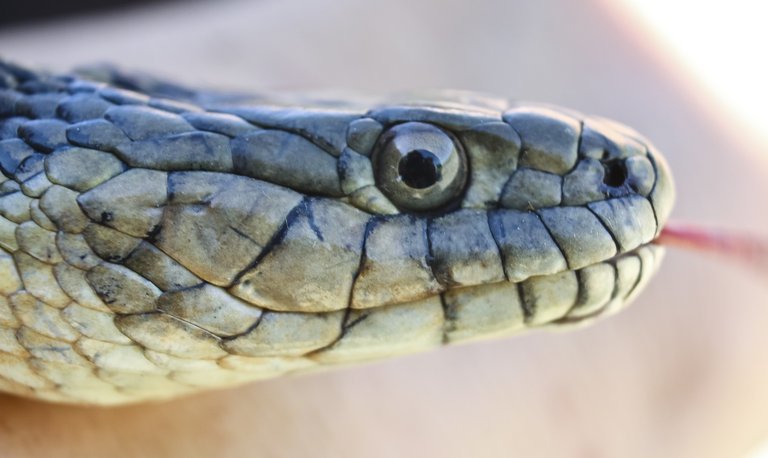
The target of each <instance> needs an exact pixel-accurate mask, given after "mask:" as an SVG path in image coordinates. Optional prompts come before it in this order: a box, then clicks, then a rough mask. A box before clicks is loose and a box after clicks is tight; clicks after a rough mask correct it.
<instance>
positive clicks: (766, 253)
mask: <svg viewBox="0 0 768 458" xmlns="http://www.w3.org/2000/svg"><path fill="white" fill-rule="evenodd" d="M655 242H656V243H659V244H661V245H665V246H674V247H680V248H687V249H692V250H696V251H701V252H710V253H716V254H720V255H723V256H726V257H728V258H730V259H733V260H736V261H738V262H741V263H743V264H746V265H747V266H748V267H749V268H751V269H752V270H755V271H757V272H758V273H760V274H763V275H768V240H767V239H765V238H762V237H759V236H756V235H754V234H746V233H738V232H731V231H726V230H719V229H714V228H703V227H699V226H693V225H686V224H682V223H669V224H667V225H666V226H665V227H664V229H662V231H661V234H659V237H658V238H657V239H656V241H655Z"/></svg>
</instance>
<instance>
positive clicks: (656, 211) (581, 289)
mask: <svg viewBox="0 0 768 458" xmlns="http://www.w3.org/2000/svg"><path fill="white" fill-rule="evenodd" d="M105 75H106V79H107V80H108V81H107V82H106V83H97V82H93V81H86V80H83V79H78V78H74V77H71V76H49V75H42V74H37V73H34V72H30V71H27V70H24V69H21V68H18V67H15V66H12V65H10V64H6V63H1V62H0V81H2V83H0V84H4V85H5V88H4V89H0V171H2V175H1V176H0V249H2V251H0V345H2V348H1V349H2V352H0V389H4V390H6V391H10V392H14V393H18V394H22V395H27V396H33V397H37V398H40V399H48V400H53V401H61V402H84V403H104V404H110V403H125V402H134V401H139V400H144V399H157V398H163V397H170V396H175V395H178V394H182V393H186V392H189V391H194V390H198V389H204V388H210V387H215V386H227V385H232V384H238V383H244V382H246V381H249V380H254V379H258V378H266V377H275V376H280V375H284V374H288V373H297V372H305V371H310V370H315V369H317V368H322V367H326V366H330V365H335V364H342V363H349V362H354V361H363V360H371V359H377V358H383V357H388V356H392V355H395V354H402V353H409V352H414V351H419V350H424V349H428V348H433V347H436V346H439V345H441V344H443V343H453V342H462V341H466V340H474V339H479V338H487V337H492V336H498V335H509V334H515V333H519V332H522V331H524V330H527V329H530V328H539V327H545V326H553V325H559V324H567V323H571V322H574V321H576V320H585V319H587V318H591V317H593V316H596V315H597V314H598V313H603V312H610V311H613V310H617V309H618V308H620V307H621V306H623V304H625V303H626V302H627V301H628V300H630V299H631V298H632V297H633V296H634V295H635V294H637V292H638V291H640V290H641V289H642V286H643V285H644V284H645V282H647V281H648V279H649V278H650V276H651V274H652V273H653V271H654V270H655V269H656V267H657V266H658V263H659V260H660V254H661V251H660V250H661V249H660V248H658V246H657V245H655V244H648V242H650V241H651V240H653V239H654V238H655V237H656V235H657V233H658V231H659V230H660V228H661V227H662V226H663V224H664V222H665V221H666V218H667V216H668V214H669V211H670V209H671V204H672V200H673V189H672V183H671V179H670V175H669V172H668V169H667V167H666V165H665V163H664V162H663V159H662V158H661V156H660V155H658V153H657V152H656V151H655V149H653V148H652V147H651V146H650V145H649V144H648V143H647V142H646V141H645V140H644V139H642V138H641V137H639V136H638V135H637V134H636V133H634V132H632V131H630V130H628V129H626V128H624V127H621V126H618V125H616V124H614V123H611V122H608V121H605V120H597V119H594V118H585V117H582V116H581V115H579V114H577V113H574V112H572V111H569V110H564V109H559V108H554V107H546V106H540V105H531V104H513V105H510V104H508V103H506V102H501V101H498V100H494V101H493V103H488V99H486V98H473V97H468V96H467V95H466V94H464V95H462V97H461V99H462V100H460V101H458V102H457V101H443V102H435V101H434V100H432V101H429V102H419V101H417V100H412V101H411V102H410V103H407V104H383V105H377V106H375V107H374V108H372V109H356V108H349V109H346V108H345V109H342V108H339V107H333V108H329V107H316V108H309V107H306V106H278V105H277V104H271V105H270V104H267V103H262V104H259V105H253V104H249V103H246V99H242V100H239V101H238V97H239V96H238V97H235V96H232V95H231V94H230V95H223V94H218V95H217V94H212V93H207V94H203V93H198V92H195V91H190V90H186V89H183V88H179V87H178V86H174V85H165V84H160V83H158V82H156V81H154V80H151V79H141V80H132V79H131V78H129V77H126V76H124V75H120V77H119V78H118V77H117V76H116V75H115V74H113V73H109V72H107V73H106V74H105ZM202 100H205V103H204V104H203V103H200V102H201V101H202ZM247 100H249V101H252V100H253V98H247ZM478 100H480V101H481V102H482V103H476V102H477V101H478ZM238 102H240V103H238ZM414 132H416V134H414ZM420 142H425V143H424V144H422V143H420ZM382 169H383V170H382ZM443 179H447V181H446V183H447V185H446V186H444V187H443V186H439V185H440V184H442V183H443V182H442V181H441V180H443ZM432 191H435V193H432ZM411 192H412V194H411ZM410 196H417V197H418V198H419V199H420V201H419V203H418V204H417V205H411V203H410V202H409V201H408V198H409V197H410Z"/></svg>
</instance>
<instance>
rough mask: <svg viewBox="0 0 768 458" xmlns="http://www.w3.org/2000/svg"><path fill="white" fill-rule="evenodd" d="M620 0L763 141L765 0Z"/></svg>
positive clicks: (766, 118) (766, 111) (767, 116)
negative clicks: (645, 21)
mask: <svg viewBox="0 0 768 458" xmlns="http://www.w3.org/2000/svg"><path fill="white" fill-rule="evenodd" d="M624 1H625V2H626V3H627V4H628V5H629V6H630V7H631V8H633V9H634V10H635V11H636V12H637V13H639V14H640V15H641V16H644V19H646V20H647V21H648V22H649V23H650V24H651V26H652V27H654V28H656V29H657V31H658V33H659V34H660V35H661V36H662V37H663V38H664V39H665V40H666V41H667V42H668V43H670V45H671V46H672V47H673V48H674V50H675V51H676V53H677V54H678V55H679V56H680V57H681V58H683V59H685V60H686V61H687V63H688V65H689V66H690V67H691V68H693V70H694V71H695V72H697V73H698V74H699V75H700V77H701V79H702V81H704V82H705V83H706V84H708V85H709V86H710V87H712V88H713V89H714V90H715V91H716V92H717V93H718V94H719V95H720V96H721V97H722V98H723V100H724V101H725V102H726V103H727V104H728V105H730V106H731V107H732V108H734V109H735V110H738V112H739V113H740V114H741V115H743V116H744V117H745V119H746V120H747V122H749V123H750V124H751V125H752V127H753V128H756V129H757V131H758V132H759V133H761V134H762V135H763V136H764V139H768V54H766V45H768V27H766V25H765V19H766V17H768V2H758V1H755V0H729V1H727V2H723V1H718V2H715V1H706V0H698V1H696V0H624Z"/></svg>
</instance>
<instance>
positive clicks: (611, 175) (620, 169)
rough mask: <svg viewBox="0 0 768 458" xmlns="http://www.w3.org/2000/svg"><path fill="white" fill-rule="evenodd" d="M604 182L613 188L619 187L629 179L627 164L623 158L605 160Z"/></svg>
mask: <svg viewBox="0 0 768 458" xmlns="http://www.w3.org/2000/svg"><path fill="white" fill-rule="evenodd" d="M603 169H604V170H605V174H604V175H603V183H605V184H606V185H607V186H610V187H612V188H619V187H621V186H622V185H624V182H625V181H626V180H627V166H626V165H625V164H624V160H623V159H611V160H609V161H606V162H603Z"/></svg>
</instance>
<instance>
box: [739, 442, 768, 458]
mask: <svg viewBox="0 0 768 458" xmlns="http://www.w3.org/2000/svg"><path fill="white" fill-rule="evenodd" d="M744 458H768V444H763V446H762V447H759V448H757V449H755V450H752V451H751V452H750V453H748V454H747V456H745V457H744Z"/></svg>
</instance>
